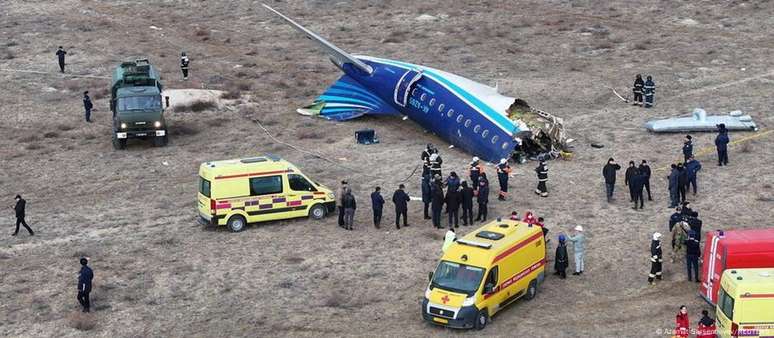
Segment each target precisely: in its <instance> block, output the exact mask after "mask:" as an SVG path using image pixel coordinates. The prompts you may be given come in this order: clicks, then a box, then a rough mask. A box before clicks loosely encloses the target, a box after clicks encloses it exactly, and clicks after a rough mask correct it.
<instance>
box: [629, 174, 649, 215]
mask: <svg viewBox="0 0 774 338" xmlns="http://www.w3.org/2000/svg"><path fill="white" fill-rule="evenodd" d="M644 186H645V176H644V175H643V174H642V173H641V172H640V170H639V169H635V170H634V175H633V176H632V178H631V181H629V189H630V190H631V193H632V202H634V206H633V207H632V209H635V210H636V209H637V202H639V203H640V209H642V208H643V206H644V204H645V197H644V196H643V195H642V188H643V187H644Z"/></svg>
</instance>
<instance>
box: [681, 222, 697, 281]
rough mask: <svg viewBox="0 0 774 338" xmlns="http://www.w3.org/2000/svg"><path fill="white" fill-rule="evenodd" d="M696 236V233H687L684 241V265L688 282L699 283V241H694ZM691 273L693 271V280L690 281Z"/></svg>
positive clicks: (690, 231)
mask: <svg viewBox="0 0 774 338" xmlns="http://www.w3.org/2000/svg"><path fill="white" fill-rule="evenodd" d="M697 236H698V235H697V234H696V231H693V230H689V231H688V239H686V240H685V243H684V244H685V248H686V249H685V263H686V266H687V268H688V281H689V282H690V281H696V283H698V282H699V255H701V249H700V248H699V240H698V239H696V237H697ZM691 271H693V276H694V278H693V279H691Z"/></svg>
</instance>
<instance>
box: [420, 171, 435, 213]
mask: <svg viewBox="0 0 774 338" xmlns="http://www.w3.org/2000/svg"><path fill="white" fill-rule="evenodd" d="M431 190H432V189H431V187H430V169H429V168H428V171H427V175H424V176H422V204H423V205H424V211H425V219H430V202H431V201H432V200H433V195H432V194H430V191H431Z"/></svg>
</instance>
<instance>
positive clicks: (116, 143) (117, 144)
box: [113, 138, 126, 150]
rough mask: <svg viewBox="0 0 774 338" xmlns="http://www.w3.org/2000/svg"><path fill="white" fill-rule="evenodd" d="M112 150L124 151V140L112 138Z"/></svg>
mask: <svg viewBox="0 0 774 338" xmlns="http://www.w3.org/2000/svg"><path fill="white" fill-rule="evenodd" d="M113 149H115V150H121V149H126V139H119V138H113Z"/></svg>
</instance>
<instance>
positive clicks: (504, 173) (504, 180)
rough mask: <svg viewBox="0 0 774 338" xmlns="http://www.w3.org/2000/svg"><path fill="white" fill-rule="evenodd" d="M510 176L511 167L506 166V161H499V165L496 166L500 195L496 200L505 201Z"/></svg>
mask: <svg viewBox="0 0 774 338" xmlns="http://www.w3.org/2000/svg"><path fill="white" fill-rule="evenodd" d="M510 174H511V166H509V165H508V160H507V159H504V158H502V159H500V164H498V165H497V182H498V183H500V193H499V194H498V196H497V199H498V200H500V201H505V198H506V197H508V175H510Z"/></svg>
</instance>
